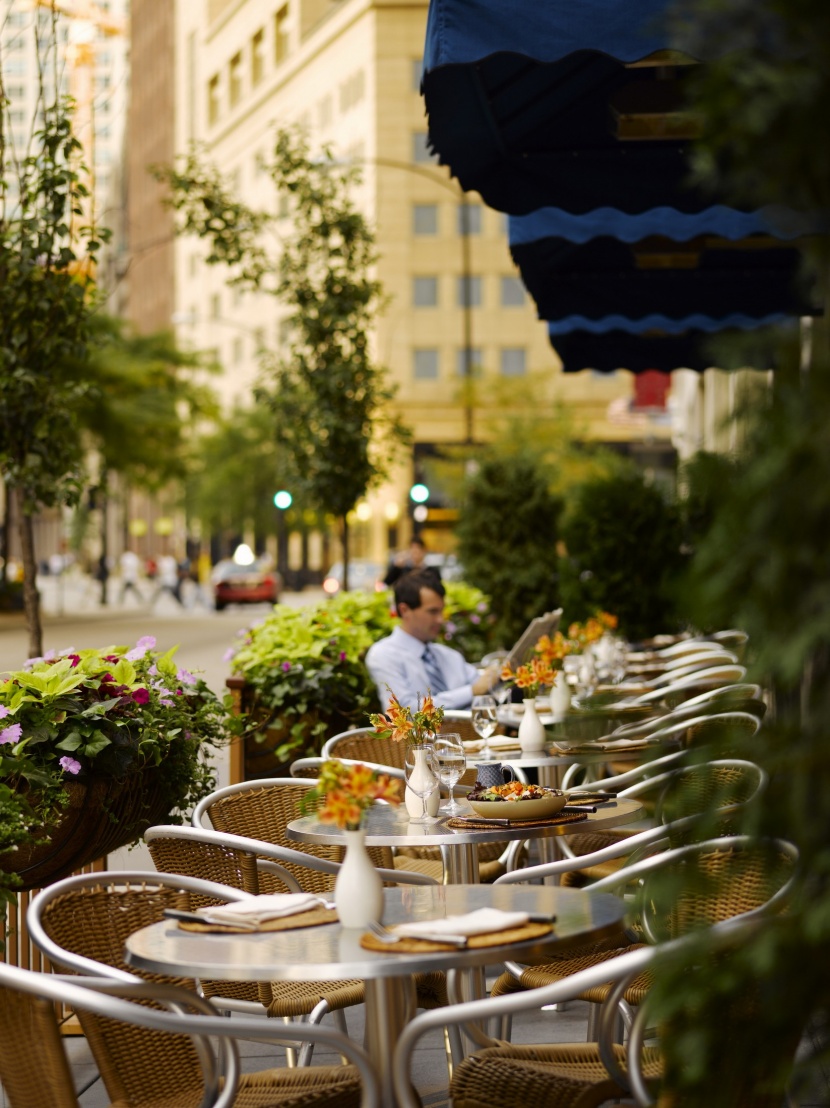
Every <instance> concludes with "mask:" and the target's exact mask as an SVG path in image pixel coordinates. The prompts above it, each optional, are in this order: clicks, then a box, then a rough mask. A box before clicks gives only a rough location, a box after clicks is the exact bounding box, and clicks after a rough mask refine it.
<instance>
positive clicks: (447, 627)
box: [444, 619, 458, 638]
mask: <svg viewBox="0 0 830 1108" xmlns="http://www.w3.org/2000/svg"><path fill="white" fill-rule="evenodd" d="M457 630H458V625H457V624H455V623H453V621H452V620H451V619H448V620H447V622H446V623H445V624H444V631H445V632H446V635H447V638H449V637H450V636H451V635H454V634H455V632H456V631H457Z"/></svg>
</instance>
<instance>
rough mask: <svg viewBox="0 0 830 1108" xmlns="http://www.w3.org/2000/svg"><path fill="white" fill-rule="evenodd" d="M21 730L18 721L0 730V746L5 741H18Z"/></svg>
mask: <svg viewBox="0 0 830 1108" xmlns="http://www.w3.org/2000/svg"><path fill="white" fill-rule="evenodd" d="M22 732H23V728H22V726H21V725H20V724H19V723H11V724H9V726H8V727H4V728H3V730H2V731H0V746H3V745H5V744H6V743H17V742H20V736H21V734H22Z"/></svg>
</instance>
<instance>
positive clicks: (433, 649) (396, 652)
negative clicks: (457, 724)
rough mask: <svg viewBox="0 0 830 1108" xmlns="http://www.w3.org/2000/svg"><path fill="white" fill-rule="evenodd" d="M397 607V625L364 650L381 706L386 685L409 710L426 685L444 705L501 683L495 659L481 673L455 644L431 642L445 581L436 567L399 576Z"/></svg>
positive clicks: (460, 703)
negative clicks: (465, 658)
mask: <svg viewBox="0 0 830 1108" xmlns="http://www.w3.org/2000/svg"><path fill="white" fill-rule="evenodd" d="M395 607H396V610H397V613H398V615H399V616H400V619H401V622H400V625H399V626H398V627H396V628H395V629H394V631H393V632H392V634H391V635H388V636H387V637H386V638H385V639H380V640H379V641H378V642H376V643H375V644H374V645H373V646H371V647H370V648H369V652H368V653H367V655H366V665H367V666H368V667H369V672H370V673H371V675H372V680H373V681H374V682H375V684H376V685H377V687H378V695H379V697H380V702H381V705H382V706H383V707H384V708H385V707H386V705H387V704H388V702H389V690H390V689H391V690H392V692H393V693H394V694H395V696H396V697H397V698H398V700H399V701H400V702H401V704H402V705H404V706H405V707H409V708H411V709H412V710H413V711H414V710H415V709H416V708H417V705H418V698H419V697H420V698H421V699H423V698H424V696H425V695H426V692H427V689H429V691H430V692H431V693H432V696H433V699H434V700H435V703H436V704H439V705H441V706H442V707H444V708H469V707H470V704H471V702H472V699H473V697H474V696H479V695H480V694H482V693H487V692H489V691H490V689H492V688H493V686H494V685H497V684H498V683H499V679H500V674H499V667H498V665H493V666H490V667H489V668H488V669H487V670H485V671H484V673H482V674H480V675H479V673H478V670H477V669H476V668H475V666H472V665H470V663H469V662H467V661H465V660H464V657H463V656H462V655H461V654H459V652H458V651H457V650H453V649H452V648H451V647H449V646H443V645H442V644H440V643H434V642H433V640H434V639H435V637H436V635H437V634H438V633H439V631H440V630H441V627H442V626H443V623H444V586H443V585H442V584H441V581H440V580H439V579H438V578H437V577H436V576H435V574H434V573H431V572H430V571H429V570H414V571H413V572H412V573H407V574H406V575H405V576H404V577H401V578H400V579H399V580H398V582H397V584H396V585H395ZM387 686H388V687H387Z"/></svg>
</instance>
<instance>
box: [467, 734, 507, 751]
mask: <svg viewBox="0 0 830 1108" xmlns="http://www.w3.org/2000/svg"><path fill="white" fill-rule="evenodd" d="M464 749H465V750H466V751H468V753H470V754H476V753H478V751H479V750H483V749H484V740H483V739H469V740H467V741H466V742H465V743H464ZM490 749H491V750H518V749H519V740H518V739H511V738H510V737H509V735H491V736H490Z"/></svg>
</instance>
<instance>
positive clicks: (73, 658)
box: [66, 654, 81, 669]
mask: <svg viewBox="0 0 830 1108" xmlns="http://www.w3.org/2000/svg"><path fill="white" fill-rule="evenodd" d="M66 656H67V658H68V659H69V661H70V662H71V663H72V668H73V669H75V668H76V667H77V666H79V665H80V664H81V655H80V654H67V655H66Z"/></svg>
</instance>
